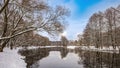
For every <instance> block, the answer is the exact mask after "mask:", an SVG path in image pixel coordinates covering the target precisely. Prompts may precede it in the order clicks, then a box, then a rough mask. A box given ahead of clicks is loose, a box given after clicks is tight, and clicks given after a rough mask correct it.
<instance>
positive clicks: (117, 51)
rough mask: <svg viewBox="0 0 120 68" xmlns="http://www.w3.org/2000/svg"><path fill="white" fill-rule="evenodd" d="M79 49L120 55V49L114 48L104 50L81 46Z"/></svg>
mask: <svg viewBox="0 0 120 68" xmlns="http://www.w3.org/2000/svg"><path fill="white" fill-rule="evenodd" d="M79 49H81V50H87V51H96V52H106V53H117V54H118V53H119V49H120V47H116V49H114V48H113V47H112V46H109V47H103V48H95V46H89V47H88V46H80V47H79Z"/></svg>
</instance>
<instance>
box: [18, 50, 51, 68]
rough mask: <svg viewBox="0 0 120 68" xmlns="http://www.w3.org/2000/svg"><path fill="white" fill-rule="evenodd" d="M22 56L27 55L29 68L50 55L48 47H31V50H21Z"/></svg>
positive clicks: (26, 60) (26, 59)
mask: <svg viewBox="0 0 120 68" xmlns="http://www.w3.org/2000/svg"><path fill="white" fill-rule="evenodd" d="M19 53H20V54H21V55H22V56H25V59H24V60H25V62H26V63H27V66H26V67H27V68H31V66H32V64H34V63H36V62H37V61H38V60H41V59H42V58H45V57H47V56H48V55H49V52H48V50H47V49H46V48H38V49H29V50H27V49H26V50H24V49H23V50H19Z"/></svg>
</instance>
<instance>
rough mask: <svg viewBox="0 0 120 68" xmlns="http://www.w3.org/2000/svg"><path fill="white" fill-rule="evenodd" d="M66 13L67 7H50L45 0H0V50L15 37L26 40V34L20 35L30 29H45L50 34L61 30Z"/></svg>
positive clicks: (67, 13)
mask: <svg viewBox="0 0 120 68" xmlns="http://www.w3.org/2000/svg"><path fill="white" fill-rule="evenodd" d="M68 15H69V11H68V9H66V8H65V7H63V6H59V5H58V6H56V7H52V6H51V5H49V4H48V2H47V0H1V1H0V51H3V49H4V47H6V46H9V43H11V41H13V42H15V41H17V40H19V38H17V37H20V39H22V38H23V40H22V41H24V42H25V41H28V39H26V40H24V37H26V36H20V35H23V34H25V33H28V32H30V33H32V32H31V31H40V32H42V31H46V32H47V33H48V34H51V35H55V34H59V33H60V32H63V30H64V29H65V21H66V20H65V18H66V16H68ZM26 35H29V33H28V34H26ZM30 38H32V37H30ZM36 38H37V35H36ZM38 38H39V37H38ZM14 39H15V40H14ZM34 40H36V39H35V38H34V39H33V40H32V41H34ZM32 41H30V42H29V43H31V42H32ZM37 41H38V40H36V41H34V42H37ZM39 41H42V40H39ZM21 44H22V43H21Z"/></svg>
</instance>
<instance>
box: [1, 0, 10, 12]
mask: <svg viewBox="0 0 120 68" xmlns="http://www.w3.org/2000/svg"><path fill="white" fill-rule="evenodd" d="M9 1H10V0H7V1H6V2H5V4H4V6H3V7H2V8H1V9H0V14H1V13H2V11H3V10H4V9H5V8H6V6H7V5H8V3H9Z"/></svg>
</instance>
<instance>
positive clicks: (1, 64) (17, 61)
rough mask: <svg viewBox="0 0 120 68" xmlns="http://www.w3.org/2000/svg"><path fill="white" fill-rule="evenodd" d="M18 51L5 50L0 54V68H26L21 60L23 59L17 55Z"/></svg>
mask: <svg viewBox="0 0 120 68" xmlns="http://www.w3.org/2000/svg"><path fill="white" fill-rule="evenodd" d="M18 49H19V48H17V49H13V50H10V49H9V48H5V49H4V51H3V52H0V68H26V63H25V62H24V60H22V58H24V57H22V56H20V55H19V54H18V53H17V52H18Z"/></svg>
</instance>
